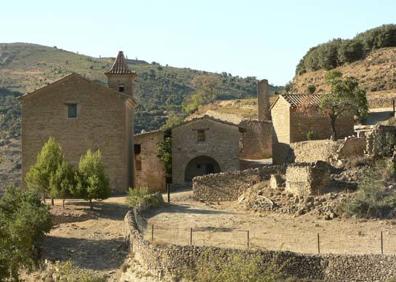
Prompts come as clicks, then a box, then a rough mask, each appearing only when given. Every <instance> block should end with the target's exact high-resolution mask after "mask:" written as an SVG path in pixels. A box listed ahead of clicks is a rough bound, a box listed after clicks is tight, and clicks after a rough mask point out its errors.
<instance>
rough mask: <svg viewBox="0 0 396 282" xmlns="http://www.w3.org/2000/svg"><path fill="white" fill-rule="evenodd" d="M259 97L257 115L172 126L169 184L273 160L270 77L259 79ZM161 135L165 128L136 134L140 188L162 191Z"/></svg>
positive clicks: (202, 119)
mask: <svg viewBox="0 0 396 282" xmlns="http://www.w3.org/2000/svg"><path fill="white" fill-rule="evenodd" d="M257 96H258V98H257V101H258V108H259V109H258V113H257V119H248V120H240V121H233V120H227V119H221V118H217V117H213V116H210V115H206V114H205V115H202V116H196V117H193V118H187V119H186V120H185V121H184V122H183V123H182V124H180V125H178V126H176V127H174V128H172V130H171V138H172V180H171V182H172V184H173V185H174V186H184V185H189V184H190V183H191V181H192V178H193V177H195V176H200V175H205V174H209V173H218V172H223V171H233V170H240V169H244V168H246V167H247V166H250V167H251V166H257V165H258V163H257V162H255V161H254V160H262V159H266V158H271V155H272V123H271V121H270V106H269V85H268V81H267V80H261V81H259V82H258V84H257ZM154 136H155V137H154ZM163 137H164V132H162V131H154V132H147V133H142V134H138V135H136V136H135V142H136V144H135V148H137V149H138V151H139V152H138V153H137V151H136V150H135V154H136V183H138V184H140V185H141V187H145V186H149V187H150V186H151V188H152V189H155V190H160V191H161V190H163V187H164V185H165V184H164V180H165V177H164V175H165V173H164V171H163V170H164V167H163V164H162V163H161V161H160V160H159V158H158V156H157V155H158V143H159V142H160V140H163ZM154 140H155V141H154ZM155 142H157V150H155V149H154V148H155V145H154V143H155ZM161 179H162V181H161Z"/></svg>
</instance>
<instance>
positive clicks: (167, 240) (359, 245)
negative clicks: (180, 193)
mask: <svg viewBox="0 0 396 282" xmlns="http://www.w3.org/2000/svg"><path fill="white" fill-rule="evenodd" d="M145 238H146V239H147V240H150V241H152V242H154V243H158V244H175V245H195V246H213V247H222V248H238V249H250V250H283V251H293V252H299V253H310V254H318V253H319V254H331V253H332V254H396V233H394V231H393V230H384V231H378V232H377V233H370V234H363V233H360V232H358V234H356V233H355V234H342V233H339V234H338V233H337V232H336V231H335V233H332V234H329V233H326V232H322V233H320V232H317V233H315V232H312V233H299V232H296V233H295V234H291V233H287V234H285V233H283V234H274V233H271V232H270V231H267V232H262V231H258V230H244V229H232V228H219V227H210V226H207V227H189V228H188V227H186V228H180V227H172V226H164V225H155V224H152V225H149V226H148V227H147V229H146V230H145Z"/></svg>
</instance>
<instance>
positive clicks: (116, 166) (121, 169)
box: [22, 75, 133, 192]
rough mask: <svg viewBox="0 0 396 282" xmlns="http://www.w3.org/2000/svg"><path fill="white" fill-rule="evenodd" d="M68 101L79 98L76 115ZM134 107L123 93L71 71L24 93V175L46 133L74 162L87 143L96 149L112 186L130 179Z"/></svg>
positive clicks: (122, 186)
mask: <svg viewBox="0 0 396 282" xmlns="http://www.w3.org/2000/svg"><path fill="white" fill-rule="evenodd" d="M67 103H76V104H77V112H78V115H77V118H68V115H67ZM132 117H133V112H132V108H131V106H128V105H127V103H126V100H125V97H124V96H121V95H119V94H117V93H116V92H114V91H113V90H110V89H107V88H105V87H103V86H101V85H98V84H96V83H93V82H90V81H88V80H86V79H84V78H82V77H80V76H77V75H72V76H71V77H68V78H65V79H63V80H61V81H58V82H55V83H54V84H52V85H49V86H47V87H45V88H43V89H41V90H39V92H36V93H31V94H28V95H26V96H24V98H22V171H23V176H24V175H25V174H26V172H27V171H28V170H29V168H30V166H31V165H33V164H34V163H35V161H36V156H37V154H38V152H39V151H40V150H41V148H42V146H43V144H44V143H45V142H46V141H47V140H48V138H49V137H54V138H55V139H56V141H57V142H58V143H59V144H60V145H61V147H62V149H63V152H64V154H65V158H66V159H67V160H68V161H69V162H70V163H71V164H73V165H77V164H78V162H79V160H80V157H81V155H82V154H84V153H85V152H86V151H87V150H88V149H92V150H96V149H100V150H101V152H102V156H103V162H104V165H105V170H106V173H107V175H109V177H110V185H111V188H112V189H113V191H118V192H124V191H126V190H127V189H128V187H129V186H130V183H131V178H132V176H131V174H132V168H131V165H130V160H131V159H132V155H131V144H132V140H131V132H132V126H133V124H132Z"/></svg>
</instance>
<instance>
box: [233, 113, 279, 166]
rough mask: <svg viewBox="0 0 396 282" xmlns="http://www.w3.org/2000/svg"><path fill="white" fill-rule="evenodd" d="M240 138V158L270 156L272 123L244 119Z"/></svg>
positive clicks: (264, 157)
mask: <svg viewBox="0 0 396 282" xmlns="http://www.w3.org/2000/svg"><path fill="white" fill-rule="evenodd" d="M240 126H241V127H242V128H243V133H242V138H241V152H240V157H241V158H242V159H253V160H258V159H266V158H270V157H271V156H272V123H271V122H269V121H258V120H245V121H242V122H241V123H240Z"/></svg>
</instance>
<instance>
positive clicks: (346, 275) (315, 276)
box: [125, 207, 396, 281]
mask: <svg viewBox="0 0 396 282" xmlns="http://www.w3.org/2000/svg"><path fill="white" fill-rule="evenodd" d="M144 208H149V207H144ZM144 208H143V209H144ZM141 212H142V208H137V209H134V210H133V211H129V212H128V213H127V215H126V216H125V236H126V238H127V240H128V241H129V246H130V252H131V253H132V254H133V257H134V259H136V260H137V261H138V262H139V263H140V264H141V265H142V266H143V267H144V268H145V269H146V270H147V271H148V272H150V273H151V274H153V275H155V276H156V277H158V278H159V279H160V280H161V281H175V278H176V277H179V276H180V273H182V272H183V270H186V269H189V270H191V269H193V268H194V267H195V266H196V265H197V261H198V260H199V258H200V256H201V254H202V253H205V254H209V255H210V256H218V257H221V258H223V259H224V260H226V259H227V257H229V256H231V255H233V254H238V255H240V256H242V257H244V258H249V257H259V263H260V265H261V266H262V267H265V266H268V265H271V266H275V267H278V268H279V269H281V272H282V273H283V274H284V275H286V276H291V277H294V278H298V279H309V280H323V281H388V280H390V279H392V278H393V279H394V278H395V277H396V256H389V255H308V254H297V253H293V252H283V251H265V250H236V249H225V248H216V247H205V246H178V245H172V244H169V245H154V244H152V243H151V242H149V241H146V240H145V239H144V238H143V235H142V231H143V228H144V226H142V225H141V224H140V223H139V222H144V219H143V217H142V216H141ZM127 271H128V270H127Z"/></svg>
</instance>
